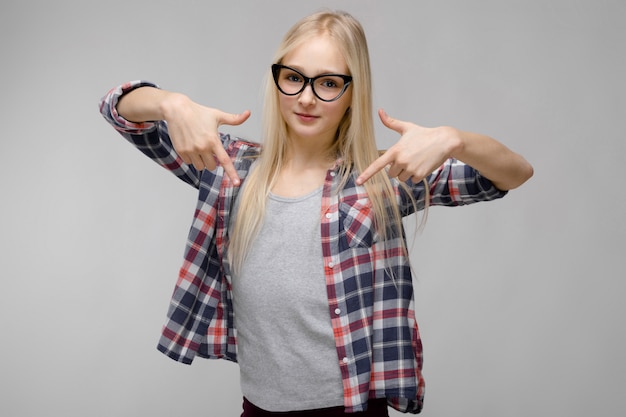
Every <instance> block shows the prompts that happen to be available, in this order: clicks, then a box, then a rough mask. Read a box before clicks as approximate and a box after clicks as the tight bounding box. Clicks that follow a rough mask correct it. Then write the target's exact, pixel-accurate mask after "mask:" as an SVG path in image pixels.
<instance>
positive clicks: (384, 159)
mask: <svg viewBox="0 0 626 417" xmlns="http://www.w3.org/2000/svg"><path fill="white" fill-rule="evenodd" d="M391 159H392V156H391V154H390V153H389V152H387V153H385V154H383V155H382V156H380V157H379V158H378V159H376V160H375V161H374V162H372V163H371V164H370V166H368V167H367V168H365V170H363V172H361V175H359V176H358V178H357V179H356V184H357V185H362V184H363V183H364V182H365V181H367V180H369V179H370V178H371V177H372V175H374V174H376V173H377V172H380V171H382V170H383V169H385V167H386V166H387V165H389V164H390V163H391Z"/></svg>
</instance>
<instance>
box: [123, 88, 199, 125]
mask: <svg viewBox="0 0 626 417" xmlns="http://www.w3.org/2000/svg"><path fill="white" fill-rule="evenodd" d="M185 99H187V100H188V98H187V97H186V96H184V95H183V94H179V93H173V92H170V91H166V90H161V89H159V88H155V87H139V88H137V89H135V90H133V91H131V92H129V93H126V94H124V95H123V96H122V97H120V99H119V102H118V103H117V112H118V114H119V115H120V116H122V117H123V118H124V119H126V120H128V121H132V122H136V123H141V122H150V121H156V120H167V117H168V113H169V112H170V111H171V108H172V107H173V106H175V105H176V104H175V103H176V101H181V100H185Z"/></svg>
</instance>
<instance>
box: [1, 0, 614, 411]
mask: <svg viewBox="0 0 626 417" xmlns="http://www.w3.org/2000/svg"><path fill="white" fill-rule="evenodd" d="M324 7H330V8H336V9H344V10H347V11H349V12H351V13H352V14H353V15H355V17H357V18H358V19H359V20H360V21H361V22H362V24H363V26H364V27H365V30H366V33H367V36H368V39H369V46H370V53H371V59H372V65H373V77H374V102H375V103H374V105H375V107H376V108H378V107H384V108H385V109H386V110H387V111H388V113H389V114H390V115H392V116H393V117H396V118H399V119H404V120H410V121H413V122H415V123H419V124H422V125H425V126H437V125H444V124H445V125H452V126H455V127H458V128H461V129H465V130H470V131H478V132H482V133H486V134H489V135H491V136H493V137H495V138H497V139H499V140H500V141H502V142H504V143H505V144H506V145H508V146H509V147H511V148H512V149H514V150H515V151H518V152H520V153H521V154H523V155H524V156H525V157H527V159H528V160H529V161H530V162H531V163H532V164H533V165H534V167H535V176H534V177H533V178H532V179H531V180H530V181H529V182H528V183H527V184H525V185H524V186H523V187H522V188H520V189H518V190H514V191H512V192H511V193H510V194H509V195H508V196H507V197H506V198H505V199H503V200H499V201H496V202H492V203H487V204H477V205H475V206H471V207H465V208H433V209H432V210H431V211H430V214H429V218H428V222H427V224H426V228H425V230H424V231H423V232H421V233H419V234H418V235H417V237H416V239H415V241H414V242H413V243H412V247H411V253H412V260H413V262H414V265H415V270H416V272H417V276H416V277H415V292H416V303H417V315H418V320H419V323H420V327H421V332H422V337H423V340H424V350H425V365H424V375H425V378H426V383H427V388H426V403H425V408H424V411H423V414H422V415H424V416H446V417H448V416H466V417H468V416H475V417H486V416H494V417H495V416H506V417H509V416H511V417H513V416H550V417H553V416H568V417H571V416H589V415H593V416H618V415H624V413H626V407H625V406H624V400H623V398H624V391H625V390H626V365H625V360H624V352H626V339H625V335H624V330H625V325H624V317H625V313H626V308H625V307H624V298H625V297H624V295H625V294H624V290H625V289H626V283H625V280H624V278H625V275H626V274H625V273H624V258H625V256H626V253H625V250H624V246H625V245H624V241H625V238H626V227H625V221H624V213H625V208H626V207H625V196H624V190H623V182H622V181H624V179H625V176H624V168H623V159H624V153H625V151H626V145H625V143H626V138H625V137H624V126H623V122H624V119H625V116H626V111H625V110H626V108H625V102H624V97H625V96H626V88H625V81H624V74H626V59H625V49H624V43H623V42H624V39H626V26H625V25H624V23H623V22H624V18H625V17H626V3H625V2H623V1H622V0H559V1H550V0H548V1H544V0H531V1H528V0H525V1H522V0H504V1H503V0H480V1H471V0H454V1H453V0H417V1H388V0H385V1H364V0H352V1H348V0H346V1H332V2H331V1H306V2H305V1H283V0H280V1H252V0H250V1H228V2H227V1H220V2H215V1H180V0H179V1H148V0H143V1H129V0H127V1H120V0H112V1H106V2H104V1H98V2H95V1H78V0H77V1H74V2H72V1H54V2H48V1H41V0H40V1H28V0H26V1H21V0H20V1H18V0H8V1H7V0H4V1H3V2H2V5H1V6H0V39H1V40H0V59H1V62H2V65H1V67H0V71H1V74H2V77H1V78H0V91H1V95H0V120H1V122H2V127H3V132H2V145H3V146H2V151H1V152H2V163H1V164H0V170H1V172H0V174H1V175H0V191H1V198H2V205H1V214H2V216H1V217H0V249H1V252H0V271H1V272H0V274H1V275H0V277H1V278H0V279H1V286H0V288H1V289H0V332H1V333H0V334H1V336H0V337H1V338H2V339H1V343H0V384H1V387H0V415H2V416H7V417H18V416H19V417H26V416H28V417H30V416H44V415H45V416H93V417H100V416H102V417H104V416H107V417H109V416H123V417H126V416H171V415H188V416H191V415H193V416H227V417H228V416H238V415H239V413H240V409H241V393H240V391H239V382H238V378H239V375H238V368H237V366H236V365H234V364H232V363H227V362H225V361H207V360H202V359H196V361H195V362H194V364H193V365H192V366H185V365H180V364H178V363H176V362H174V361H172V360H170V359H168V358H166V357H165V356H163V355H162V354H160V353H158V352H157V350H156V342H157V340H158V336H159V333H160V329H161V325H162V324H163V323H164V320H165V313H166V311H167V304H168V301H169V297H170V295H171V292H172V290H173V288H174V283H175V281H176V277H177V273H178V268H179V266H180V265H181V261H182V254H183V248H184V245H185V241H186V234H187V231H188V228H189V226H190V222H191V218H192V214H193V210H194V208H195V199H196V192H195V190H194V189H193V188H191V187H189V186H187V185H186V184H184V183H183V182H181V181H179V180H178V179H176V178H175V177H174V176H172V175H171V174H169V173H167V172H166V171H165V170H163V169H162V168H160V167H158V166H157V165H156V164H154V163H152V162H151V161H150V160H148V159H147V158H145V157H144V156H142V155H141V154H140V153H139V152H138V151H136V150H135V149H133V148H132V147H131V146H130V145H129V144H127V143H126V142H125V141H124V140H123V139H122V138H121V137H120V136H119V135H118V134H117V133H116V132H114V131H113V129H111V128H110V127H109V126H108V125H107V124H106V123H105V122H104V120H103V119H102V118H101V117H100V115H99V114H98V109H97V103H98V100H99V99H100V97H101V96H102V95H104V94H105V93H106V92H107V90H108V89H109V88H111V87H113V86H115V85H117V84H120V83H122V82H125V81H128V80H133V79H140V78H141V79H147V80H151V81H154V82H156V83H158V84H159V85H160V86H162V87H163V88H165V89H168V90H174V91H180V92H184V93H186V94H188V95H189V96H191V97H192V98H193V99H194V100H196V101H198V102H201V103H204V104H207V105H210V106H213V107H217V108H220V109H222V110H225V111H228V112H233V113H236V112H241V111H243V110H245V109H250V110H251V111H252V117H251V119H250V120H249V121H248V122H247V123H246V124H244V125H242V126H238V127H228V128H227V129H225V130H226V131H228V132H231V133H233V134H235V135H238V136H242V137H245V138H249V139H253V140H254V139H256V140H259V133H260V115H261V103H262V94H261V90H262V88H261V85H262V83H263V79H264V77H265V76H266V75H267V73H268V69H269V65H270V64H271V57H272V55H273V53H274V50H275V48H276V47H277V46H278V43H279V42H280V39H281V37H282V35H283V34H284V32H285V31H286V30H287V29H288V28H289V27H290V26H291V25H292V24H293V23H294V22H295V21H296V20H297V19H299V18H301V17H303V16H305V15H307V14H309V13H312V12H315V11H318V10H319V9H321V8H324ZM377 135H378V136H377V137H378V141H379V145H380V147H381V148H385V147H389V146H390V145H391V144H392V143H394V142H395V140H397V134H395V133H394V132H392V131H389V130H387V129H385V128H384V127H383V126H382V125H381V123H380V122H379V121H378V120H377ZM412 222H414V219H409V220H408V221H407V223H408V225H409V227H411V225H412V224H413V223H412ZM410 230H411V229H409V231H410ZM392 415H394V416H395V415H399V413H396V412H392Z"/></svg>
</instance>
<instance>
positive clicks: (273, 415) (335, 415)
mask: <svg viewBox="0 0 626 417" xmlns="http://www.w3.org/2000/svg"><path fill="white" fill-rule="evenodd" d="M346 416H351V417H389V413H388V412H387V400H386V399H385V398H378V399H374V400H369V401H368V403H367V411H361V412H358V413H346V412H345V411H344V407H343V406H341V407H330V408H318V409H315V410H303V411H285V412H271V411H265V410H263V409H261V408H259V407H257V406H256V405H254V404H252V403H251V402H250V401H248V400H247V399H246V398H245V397H244V398H243V413H242V414H241V417H346Z"/></svg>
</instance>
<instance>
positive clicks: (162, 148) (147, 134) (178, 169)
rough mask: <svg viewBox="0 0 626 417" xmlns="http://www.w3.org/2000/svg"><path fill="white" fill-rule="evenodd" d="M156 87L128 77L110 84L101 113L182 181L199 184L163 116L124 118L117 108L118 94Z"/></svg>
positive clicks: (150, 156) (133, 142) (128, 138)
mask: <svg viewBox="0 0 626 417" xmlns="http://www.w3.org/2000/svg"><path fill="white" fill-rule="evenodd" d="M146 86H147V87H155V88H158V86H157V85H156V84H153V83H151V82H148V81H131V82H128V83H125V84H122V85H120V86H117V87H115V88H112V89H111V90H109V92H107V94H106V95H105V96H104V97H102V99H101V100H100V104H99V108H100V114H102V116H103V117H104V119H105V120H106V121H107V122H108V123H109V124H110V125H111V126H112V127H113V128H114V129H115V130H116V131H118V132H119V133H120V134H121V135H122V136H123V137H124V138H125V139H126V140H127V141H128V142H130V143H131V144H132V145H133V146H135V147H136V148H137V149H138V150H140V151H141V152H142V153H143V154H144V155H146V156H147V157H149V158H150V159H152V160H153V161H154V162H156V163H157V164H159V165H160V166H162V167H163V168H165V169H167V170H168V171H170V172H172V173H173V174H174V175H176V176H177V177H178V178H180V179H181V180H182V181H185V182H186V183H188V184H190V185H192V186H194V187H196V188H198V187H199V184H200V173H199V172H198V171H197V170H196V169H195V168H194V167H193V166H192V165H188V164H186V163H185V162H184V161H183V160H182V158H181V157H180V155H178V153H177V152H176V150H175V149H174V146H173V145H172V142H171V140H170V136H169V132H168V129H167V123H166V122H165V121H163V120H159V121H154V122H143V123H135V122H131V121H129V120H126V119H124V118H123V117H122V116H120V115H119V113H118V112H117V103H118V102H119V100H120V98H121V97H122V96H123V95H124V94H127V93H129V92H131V91H133V90H134V89H136V88H139V87H146Z"/></svg>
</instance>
